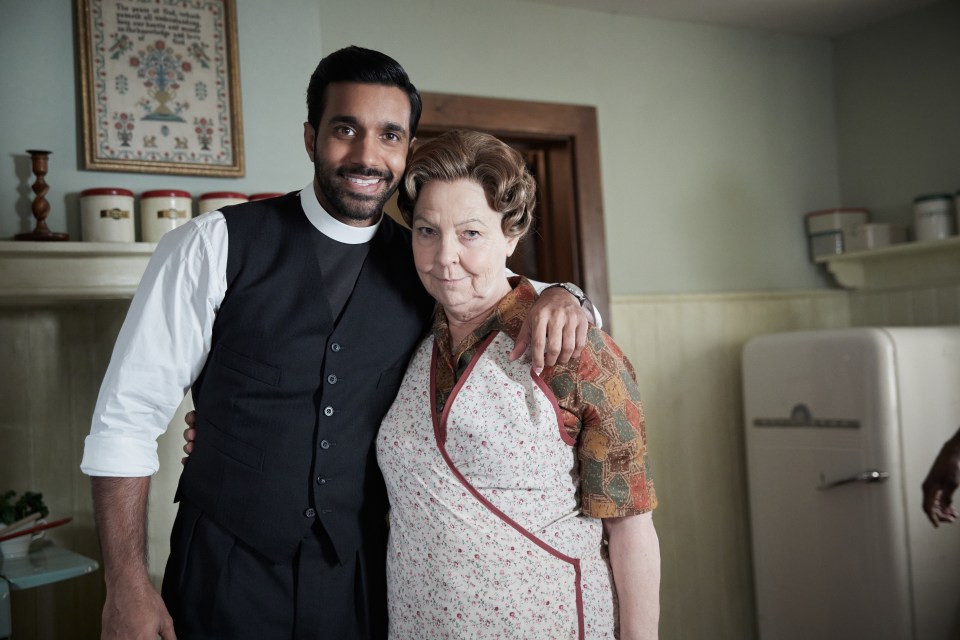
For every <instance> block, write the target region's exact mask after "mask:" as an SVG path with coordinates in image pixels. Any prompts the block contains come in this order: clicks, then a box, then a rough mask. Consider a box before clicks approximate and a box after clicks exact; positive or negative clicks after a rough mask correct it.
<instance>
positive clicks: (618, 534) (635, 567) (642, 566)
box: [603, 512, 660, 640]
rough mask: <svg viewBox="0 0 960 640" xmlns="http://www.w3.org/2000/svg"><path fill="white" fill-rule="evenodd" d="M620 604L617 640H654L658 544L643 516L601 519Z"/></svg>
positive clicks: (647, 516)
mask: <svg viewBox="0 0 960 640" xmlns="http://www.w3.org/2000/svg"><path fill="white" fill-rule="evenodd" d="M603 524H604V527H605V528H606V530H607V536H608V539H609V541H610V568H611V569H612V570H613V582H614V587H615V588H616V590H617V600H619V603H620V638H621V640H656V639H657V638H658V637H659V635H658V634H659V626H660V540H659V539H658V538H657V531H656V529H655V528H654V526H653V514H651V513H649V512H647V513H642V514H640V515H636V516H627V517H624V518H604V520H603Z"/></svg>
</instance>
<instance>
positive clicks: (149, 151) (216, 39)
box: [75, 0, 244, 177]
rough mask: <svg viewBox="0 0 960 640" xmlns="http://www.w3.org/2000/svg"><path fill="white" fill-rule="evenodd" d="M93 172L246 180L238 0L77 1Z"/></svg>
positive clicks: (87, 165)
mask: <svg viewBox="0 0 960 640" xmlns="http://www.w3.org/2000/svg"><path fill="white" fill-rule="evenodd" d="M75 3H76V6H77V43H78V55H79V60H80V64H79V69H80V93H81V104H82V113H83V161H84V167H83V168H84V169H92V170H101V171H127V172H138V173H165V174H181V175H202V176H221V177H240V176H243V174H244V164H243V118H242V116H241V110H240V68H239V58H238V54H237V19H236V4H235V0H75Z"/></svg>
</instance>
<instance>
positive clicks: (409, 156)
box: [407, 138, 417, 165]
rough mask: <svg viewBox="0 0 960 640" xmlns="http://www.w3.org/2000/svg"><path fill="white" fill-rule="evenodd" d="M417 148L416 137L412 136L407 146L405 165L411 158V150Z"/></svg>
mask: <svg viewBox="0 0 960 640" xmlns="http://www.w3.org/2000/svg"><path fill="white" fill-rule="evenodd" d="M416 148H417V139H416V138H413V139H411V140H410V146H408V147H407V165H409V164H410V160H412V159H413V152H414V151H415V150H416Z"/></svg>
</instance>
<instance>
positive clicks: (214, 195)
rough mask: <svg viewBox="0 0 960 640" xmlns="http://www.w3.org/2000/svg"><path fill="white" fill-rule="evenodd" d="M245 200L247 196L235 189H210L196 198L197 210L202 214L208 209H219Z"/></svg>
mask: <svg viewBox="0 0 960 640" xmlns="http://www.w3.org/2000/svg"><path fill="white" fill-rule="evenodd" d="M246 201H247V196H246V195H244V194H242V193H238V192H236V191H211V192H210V193H204V194H202V195H201V196H200V199H199V200H197V211H198V212H199V213H200V214H201V215H202V214H204V213H207V212H209V211H219V210H220V209H222V208H223V207H228V206H230V205H232V204H241V203H244V202H246Z"/></svg>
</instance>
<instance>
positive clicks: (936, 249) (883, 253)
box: [815, 236, 960, 291]
mask: <svg viewBox="0 0 960 640" xmlns="http://www.w3.org/2000/svg"><path fill="white" fill-rule="evenodd" d="M815 262H816V263H817V264H825V265H826V266H827V269H828V270H829V271H830V273H832V274H833V276H834V278H836V280H837V282H838V283H839V284H840V286H842V287H846V288H848V289H862V290H868V291H877V290H883V289H900V288H904V287H924V286H930V287H933V286H940V285H948V284H960V236H952V237H950V238H946V239H944V240H934V241H931V242H904V243H900V244H894V245H890V246H888V247H880V248H878V249H869V250H866V251H853V252H850V253H843V254H840V255H836V256H820V257H818V258H816V260H815Z"/></svg>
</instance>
